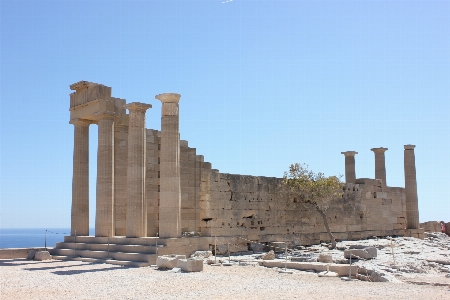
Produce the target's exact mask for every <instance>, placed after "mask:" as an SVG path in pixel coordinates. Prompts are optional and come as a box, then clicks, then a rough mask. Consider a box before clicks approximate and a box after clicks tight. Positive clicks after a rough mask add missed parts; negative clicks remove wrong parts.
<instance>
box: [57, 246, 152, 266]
mask: <svg viewBox="0 0 450 300" xmlns="http://www.w3.org/2000/svg"><path fill="white" fill-rule="evenodd" d="M51 254H52V255H56V256H70V257H82V258H93V259H102V260H115V261H119V260H123V261H134V262H144V263H150V264H155V263H156V254H145V253H126V252H114V251H109V253H108V252H107V251H93V250H73V249H58V248H55V249H53V250H52V251H51Z"/></svg>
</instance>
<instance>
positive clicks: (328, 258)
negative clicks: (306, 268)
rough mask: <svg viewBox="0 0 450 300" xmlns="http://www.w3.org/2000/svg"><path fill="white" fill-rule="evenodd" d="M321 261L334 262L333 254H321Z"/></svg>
mask: <svg viewBox="0 0 450 300" xmlns="http://www.w3.org/2000/svg"><path fill="white" fill-rule="evenodd" d="M318 261H319V262H323V263H332V262H333V256H332V255H331V254H323V253H322V254H320V255H319V259H318Z"/></svg>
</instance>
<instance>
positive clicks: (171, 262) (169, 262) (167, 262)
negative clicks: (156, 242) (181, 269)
mask: <svg viewBox="0 0 450 300" xmlns="http://www.w3.org/2000/svg"><path fill="white" fill-rule="evenodd" d="M179 259H186V255H174V254H172V255H162V256H158V258H157V259H156V266H157V267H158V268H159V269H173V268H176V267H177V264H178V260H179Z"/></svg>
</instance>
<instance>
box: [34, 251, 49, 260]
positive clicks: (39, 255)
mask: <svg viewBox="0 0 450 300" xmlns="http://www.w3.org/2000/svg"><path fill="white" fill-rule="evenodd" d="M49 259H52V256H51V255H50V253H49V252H48V251H39V252H36V253H35V254H34V260H49Z"/></svg>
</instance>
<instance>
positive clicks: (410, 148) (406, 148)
mask: <svg viewBox="0 0 450 300" xmlns="http://www.w3.org/2000/svg"><path fill="white" fill-rule="evenodd" d="M404 147H405V150H414V148H416V145H411V144H408V145H405V146H404Z"/></svg>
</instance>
